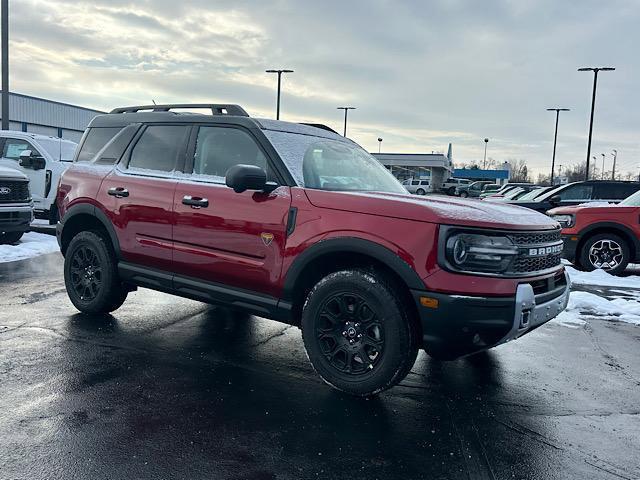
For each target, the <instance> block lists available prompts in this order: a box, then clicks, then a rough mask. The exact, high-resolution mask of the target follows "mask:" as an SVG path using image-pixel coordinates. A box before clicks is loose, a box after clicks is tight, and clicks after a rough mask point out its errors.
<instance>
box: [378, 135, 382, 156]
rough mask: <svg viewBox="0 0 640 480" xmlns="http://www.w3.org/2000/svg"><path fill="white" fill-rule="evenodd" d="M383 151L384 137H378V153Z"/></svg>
mask: <svg viewBox="0 0 640 480" xmlns="http://www.w3.org/2000/svg"><path fill="white" fill-rule="evenodd" d="M381 149H382V137H378V153H380V150H381Z"/></svg>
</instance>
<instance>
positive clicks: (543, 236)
mask: <svg viewBox="0 0 640 480" xmlns="http://www.w3.org/2000/svg"><path fill="white" fill-rule="evenodd" d="M560 232H561V230H560V229H557V230H551V231H547V232H526V233H514V234H511V235H508V236H509V238H510V239H511V241H512V242H513V243H515V244H516V245H519V246H522V245H538V244H543V243H552V242H557V241H559V240H562V239H561V238H560Z"/></svg>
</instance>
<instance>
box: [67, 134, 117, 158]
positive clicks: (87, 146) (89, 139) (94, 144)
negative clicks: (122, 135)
mask: <svg viewBox="0 0 640 480" xmlns="http://www.w3.org/2000/svg"><path fill="white" fill-rule="evenodd" d="M120 130H121V128H120V127H109V128H91V129H89V131H88V132H87V136H86V138H85V140H84V142H83V144H82V147H81V148H80V151H79V152H78V158H77V159H76V162H88V161H89V160H92V159H93V157H95V156H96V153H98V152H99V151H100V149H102V147H104V146H105V145H106V144H107V142H108V141H109V140H111V139H112V138H113V137H115V136H116V134H117V133H118V132H119V131H120Z"/></svg>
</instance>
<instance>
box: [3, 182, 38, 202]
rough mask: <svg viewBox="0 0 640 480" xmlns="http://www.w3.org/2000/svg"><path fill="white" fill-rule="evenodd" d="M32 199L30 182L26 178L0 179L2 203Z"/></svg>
mask: <svg viewBox="0 0 640 480" xmlns="http://www.w3.org/2000/svg"><path fill="white" fill-rule="evenodd" d="M29 201H31V194H30V193H29V182H28V181H26V180H2V179H0V204H2V203H23V202H29Z"/></svg>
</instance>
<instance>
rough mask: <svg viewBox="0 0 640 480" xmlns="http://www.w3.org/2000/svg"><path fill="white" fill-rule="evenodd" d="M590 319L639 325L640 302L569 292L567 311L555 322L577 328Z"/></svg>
mask: <svg viewBox="0 0 640 480" xmlns="http://www.w3.org/2000/svg"><path fill="white" fill-rule="evenodd" d="M590 318H591V319H593V318H606V319H607V320H616V321H619V322H626V323H632V324H635V325H640V302H638V301H637V300H629V299H625V298H614V299H613V300H608V299H606V298H604V297H600V296H598V295H595V294H593V293H589V292H571V295H570V297H569V305H567V309H566V310H565V311H564V312H562V313H561V314H560V315H558V316H557V317H556V319H555V321H556V322H557V323H559V324H560V325H563V326H565V327H570V328H579V327H581V326H582V325H585V324H586V323H587V321H586V320H588V319H590Z"/></svg>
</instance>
